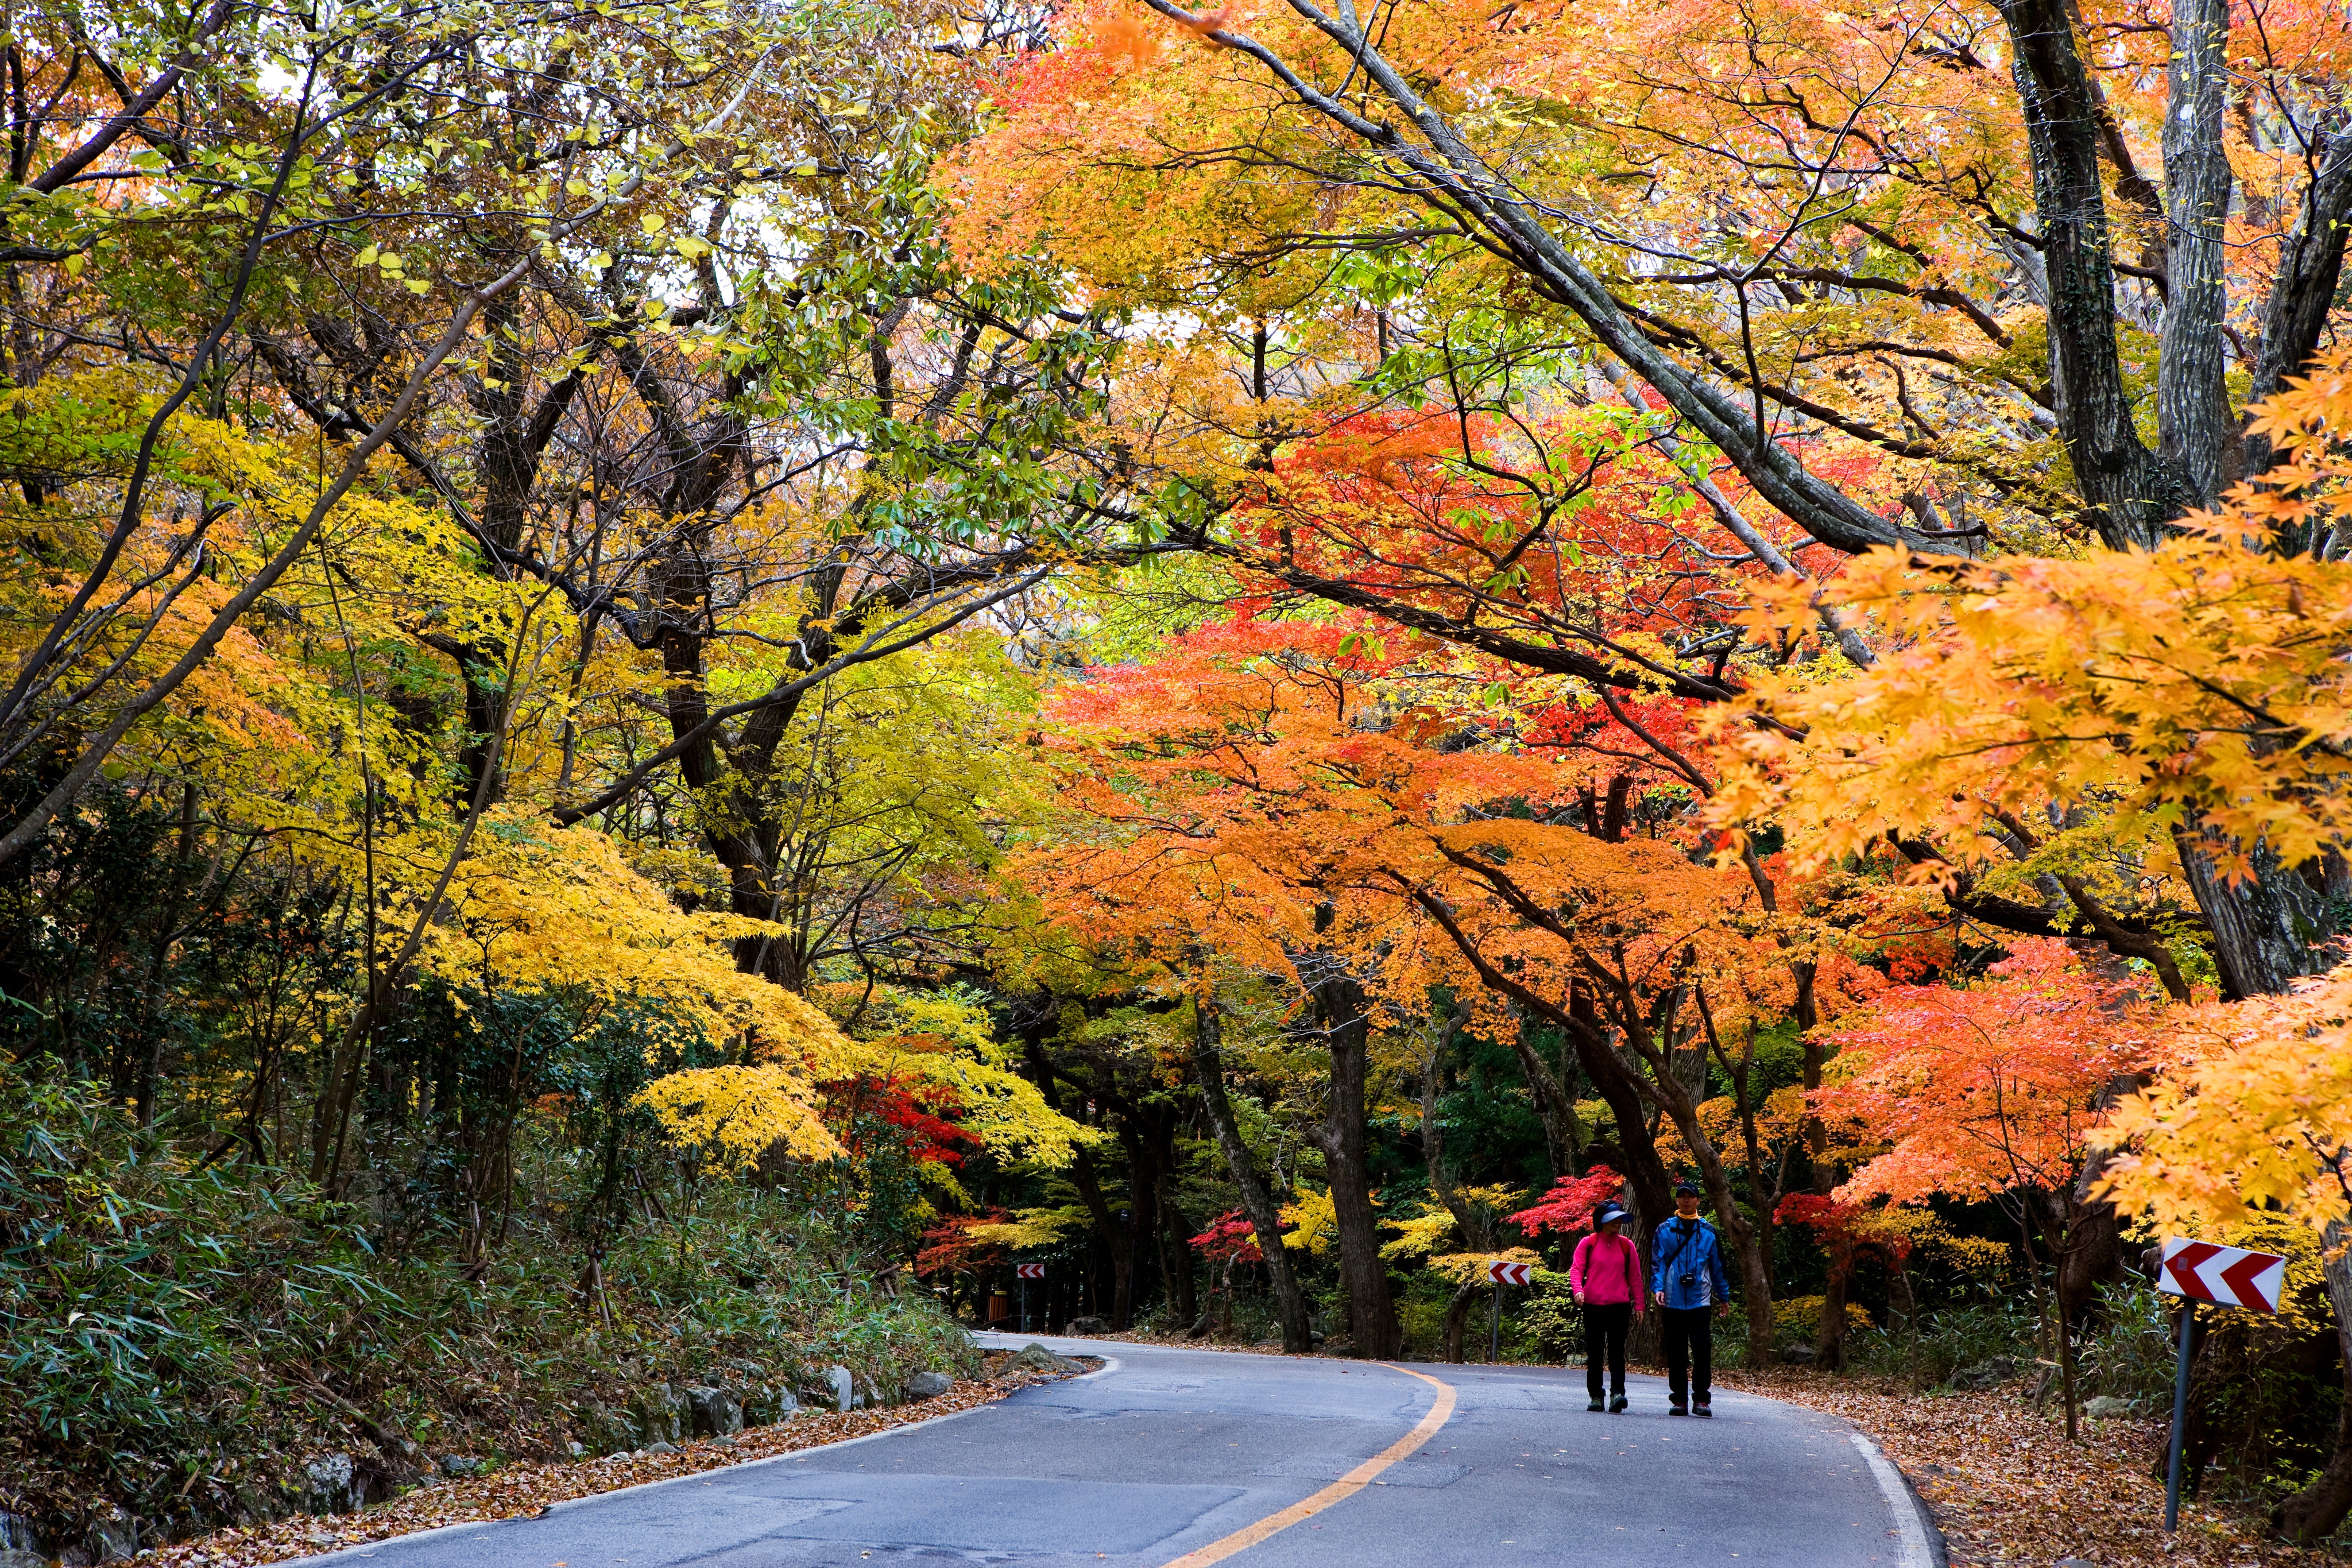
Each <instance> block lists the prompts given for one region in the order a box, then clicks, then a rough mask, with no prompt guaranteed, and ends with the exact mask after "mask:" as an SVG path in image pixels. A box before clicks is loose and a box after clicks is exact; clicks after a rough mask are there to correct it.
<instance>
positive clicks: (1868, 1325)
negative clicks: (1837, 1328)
mask: <svg viewBox="0 0 2352 1568" xmlns="http://www.w3.org/2000/svg"><path fill="white" fill-rule="evenodd" d="M1828 1301H1829V1298H1828V1297H1826V1296H1798V1297H1795V1298H1793V1299H1792V1300H1790V1301H1775V1302H1773V1303H1772V1327H1773V1330H1774V1333H1775V1337H1777V1338H1778V1339H1780V1341H1781V1342H1782V1343H1802V1344H1811V1343H1812V1342H1813V1341H1814V1340H1816V1339H1819V1338H1820V1337H1821V1333H1822V1307H1823V1306H1824V1305H1826V1304H1827V1303H1828ZM1845 1324H1846V1332H1847V1333H1869V1332H1870V1331H1871V1330H1872V1329H1874V1328H1875V1327H1876V1326H1877V1325H1876V1324H1874V1322H1871V1318H1870V1311H1869V1309H1868V1308H1866V1307H1864V1306H1863V1305H1862V1303H1861V1302H1859V1301H1848V1302H1847V1303H1846V1304H1845Z"/></svg>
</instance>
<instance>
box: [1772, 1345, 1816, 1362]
mask: <svg viewBox="0 0 2352 1568" xmlns="http://www.w3.org/2000/svg"><path fill="white" fill-rule="evenodd" d="M1780 1360H1781V1361H1782V1363H1784V1364H1787V1365H1790V1366H1811V1365H1812V1364H1813V1347H1812V1346H1811V1345H1809V1344H1784V1345H1782V1346H1781V1347H1780Z"/></svg>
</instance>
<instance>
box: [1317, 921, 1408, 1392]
mask: <svg viewBox="0 0 2352 1568" xmlns="http://www.w3.org/2000/svg"><path fill="white" fill-rule="evenodd" d="M1318 958H1320V959H1321V961H1322V962H1324V963H1327V964H1330V963H1333V961H1332V960H1330V959H1328V958H1326V957H1323V956H1320V955H1318ZM1315 997H1316V1002H1317V1006H1318V1011H1319V1012H1320V1014H1321V1018H1322V1023H1323V1028H1324V1031H1325V1035H1326V1038H1327V1040H1328V1043H1329V1050H1330V1053H1331V1101H1330V1113H1329V1116H1328V1119H1327V1120H1326V1122H1325V1124H1324V1125H1322V1126H1320V1127H1309V1128H1308V1129H1307V1137H1308V1138H1310V1139H1311V1140H1313V1142H1314V1144H1315V1146H1316V1147H1317V1148H1318V1149H1320V1150H1322V1152H1323V1166H1324V1174H1325V1175H1326V1176H1328V1178H1329V1181H1330V1184H1331V1213H1332V1218H1333V1219H1334V1221H1335V1222H1336V1225H1335V1228H1337V1229H1338V1231H1339V1279H1340V1282H1341V1285H1342V1286H1343V1288H1344V1289H1345V1290H1346V1291H1347V1292H1348V1301H1349V1305H1350V1306H1351V1308H1352V1309H1353V1312H1354V1316H1355V1334H1354V1337H1353V1340H1352V1342H1351V1343H1352V1344H1353V1346H1354V1354H1357V1355H1360V1356H1368V1357H1370V1358H1371V1359H1372V1360H1375V1361H1384V1360H1387V1359H1388V1358H1389V1357H1391V1356H1393V1355H1395V1354H1397V1352H1398V1350H1399V1349H1400V1347H1401V1345H1402V1338H1403V1335H1402V1332H1401V1331H1400V1330H1399V1328H1398V1326H1397V1316H1396V1303H1395V1302H1394V1301H1391V1299H1390V1295H1389V1270H1388V1265H1387V1263H1386V1262H1384V1261H1383V1260H1381V1233H1380V1219H1379V1217H1378V1216H1377V1215H1376V1214H1375V1213H1374V1211H1373V1209H1372V1182H1371V1171H1370V1166H1369V1163H1368V1162H1367V1160H1366V1158H1365V1149H1364V1141H1365V1140H1364V1072H1365V1054H1366V1051H1367V1048H1368V1046H1369V1044H1370V1040H1369V1038H1368V1037H1369V1036H1370V1031H1371V1020H1370V1017H1369V1016H1368V1014H1367V1012H1366V1010H1365V1008H1364V996H1363V988H1361V987H1360V986H1359V985H1358V984H1357V983H1356V981H1355V978H1354V977H1352V976H1350V975H1349V974H1347V973H1346V972H1345V971H1344V970H1342V971H1339V973H1337V974H1335V975H1332V976H1329V977H1325V978H1324V979H1323V980H1322V982H1321V983H1320V984H1318V985H1317V986H1316V987H1315Z"/></svg>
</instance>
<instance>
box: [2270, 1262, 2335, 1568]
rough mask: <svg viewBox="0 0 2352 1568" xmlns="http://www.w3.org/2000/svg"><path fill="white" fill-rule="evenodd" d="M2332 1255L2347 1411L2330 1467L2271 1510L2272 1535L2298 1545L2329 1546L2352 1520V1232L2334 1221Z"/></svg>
mask: <svg viewBox="0 0 2352 1568" xmlns="http://www.w3.org/2000/svg"><path fill="white" fill-rule="evenodd" d="M2320 1245H2321V1247H2322V1248H2323V1249H2325V1250H2326V1252H2327V1253H2328V1254H2329V1256H2328V1259H2327V1263H2326V1276H2327V1304H2328V1305H2329V1306H2331V1307H2333V1308H2335V1310H2336V1350H2337V1352H2338V1353H2339V1354H2341V1355H2342V1356H2343V1359H2344V1407H2343V1410H2342V1411H2341V1413H2340V1414H2338V1416H2336V1451H2335V1452H2334V1453H2333V1454H2330V1455H2329V1456H2328V1458H2327V1468H2326V1469H2323V1470H2321V1471H2320V1472H2319V1475H2318V1477H2317V1479H2315V1480H2313V1482H2312V1483H2311V1484H2310V1485H2309V1486H2307V1487H2305V1488H2304V1489H2303V1490H2301V1491H2299V1492H2297V1493H2295V1494H2294V1496H2293V1497H2291V1498H2288V1499H2287V1500H2285V1501H2284V1502H2282V1503H2280V1504H2279V1505H2278V1507H2276V1508H2275V1509H2273V1510H2272V1511H2271V1531H2272V1533H2273V1534H2275V1535H2278V1536H2280V1537H2282V1538H2284V1539H2285V1540H2288V1541H2292V1542H2296V1543H2297V1544H2309V1543H2311V1542H2319V1541H2325V1540H2326V1539H2327V1538H2328V1537H2329V1536H2331V1535H2333V1534H2335V1533H2336V1526H2338V1525H2340V1524H2342V1523H2343V1522H2344V1521H2345V1518H2346V1516H2347V1515H2352V1227H2347V1226H2346V1225H2344V1224H2343V1223H2342V1222H2341V1221H2335V1222H2331V1223H2330V1224H2329V1225H2328V1227H2327V1228H2326V1231H2325V1232H2324V1233H2323V1234H2322V1235H2321V1237H2320Z"/></svg>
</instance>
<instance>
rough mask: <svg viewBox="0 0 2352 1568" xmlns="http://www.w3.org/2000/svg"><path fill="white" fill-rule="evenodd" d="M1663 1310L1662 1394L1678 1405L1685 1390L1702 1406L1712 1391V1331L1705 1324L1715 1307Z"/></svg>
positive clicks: (1713, 1372)
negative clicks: (1663, 1384) (1663, 1376)
mask: <svg viewBox="0 0 2352 1568" xmlns="http://www.w3.org/2000/svg"><path fill="white" fill-rule="evenodd" d="M1663 1311H1664V1313H1665V1320H1666V1325H1665V1326H1666V1397H1667V1398H1669V1399H1672V1400H1673V1401H1674V1402H1675V1404H1677V1405H1680V1404H1681V1403H1682V1402H1683V1396H1684V1395H1685V1393H1689V1394H1694V1395H1696V1396H1697V1397H1698V1402H1699V1403H1700V1404H1701V1405H1705V1404H1706V1403H1708V1401H1709V1400H1710V1398H1711V1397H1712V1396H1713V1394H1714V1392H1715V1391H1714V1386H1713V1384H1714V1374H1715V1331H1714V1330H1713V1329H1712V1328H1710V1327H1708V1326H1707V1319H1709V1318H1711V1317H1713V1316H1714V1315H1715V1309H1714V1308H1713V1307H1667V1308H1664V1309H1663Z"/></svg>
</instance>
